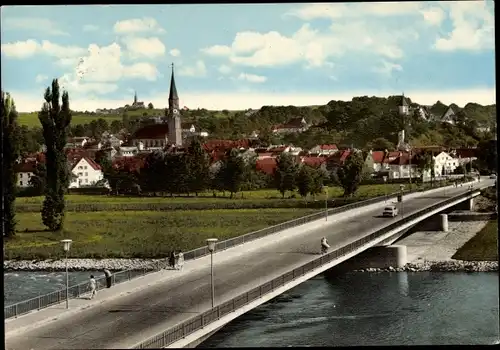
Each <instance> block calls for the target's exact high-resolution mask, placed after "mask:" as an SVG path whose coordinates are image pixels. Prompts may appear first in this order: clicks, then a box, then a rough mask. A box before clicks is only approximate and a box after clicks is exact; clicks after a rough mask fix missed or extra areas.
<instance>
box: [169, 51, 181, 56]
mask: <svg viewBox="0 0 500 350" xmlns="http://www.w3.org/2000/svg"><path fill="white" fill-rule="evenodd" d="M169 53H170V56H172V57H179V56H180V55H181V50H179V49H172V50H170V51H169Z"/></svg>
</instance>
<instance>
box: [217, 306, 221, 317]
mask: <svg viewBox="0 0 500 350" xmlns="http://www.w3.org/2000/svg"><path fill="white" fill-rule="evenodd" d="M217 319H220V305H217Z"/></svg>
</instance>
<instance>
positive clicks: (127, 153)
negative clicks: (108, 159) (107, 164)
mask: <svg viewBox="0 0 500 350" xmlns="http://www.w3.org/2000/svg"><path fill="white" fill-rule="evenodd" d="M141 146H142V143H140V146H139V147H136V146H122V147H119V148H118V152H116V155H115V156H119V157H134V156H136V155H137V154H138V153H139V150H141V148H142V147H141Z"/></svg>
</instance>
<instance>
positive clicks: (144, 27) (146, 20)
mask: <svg viewBox="0 0 500 350" xmlns="http://www.w3.org/2000/svg"><path fill="white" fill-rule="evenodd" d="M113 29H114V31H115V33H118V34H131V33H144V32H150V33H165V30H164V29H163V28H162V27H161V26H160V25H159V24H158V22H157V21H156V20H155V19H154V18H150V17H143V18H135V19H127V20H123V21H118V22H116V23H115V25H114V27H113Z"/></svg>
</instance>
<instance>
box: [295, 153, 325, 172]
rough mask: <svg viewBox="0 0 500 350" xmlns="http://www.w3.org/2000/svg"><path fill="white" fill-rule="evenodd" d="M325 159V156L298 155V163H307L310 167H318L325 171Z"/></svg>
mask: <svg viewBox="0 0 500 350" xmlns="http://www.w3.org/2000/svg"><path fill="white" fill-rule="evenodd" d="M326 160H327V157H321V156H320V157H312V156H305V157H300V163H299V164H302V165H309V166H310V167H312V168H319V169H322V170H324V171H325V172H326V171H327V169H326Z"/></svg>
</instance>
